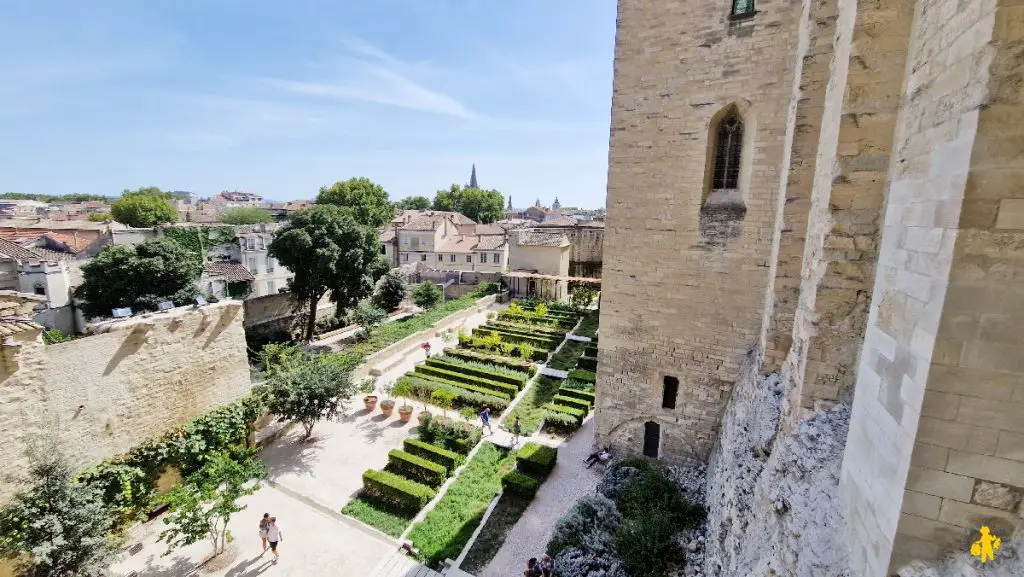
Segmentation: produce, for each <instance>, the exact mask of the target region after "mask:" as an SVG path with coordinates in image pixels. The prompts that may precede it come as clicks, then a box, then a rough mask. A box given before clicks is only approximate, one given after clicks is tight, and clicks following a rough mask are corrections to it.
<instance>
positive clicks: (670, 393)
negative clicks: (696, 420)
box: [661, 376, 679, 409]
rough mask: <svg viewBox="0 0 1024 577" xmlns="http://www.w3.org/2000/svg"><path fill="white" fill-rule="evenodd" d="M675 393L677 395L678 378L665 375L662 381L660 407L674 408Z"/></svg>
mask: <svg viewBox="0 0 1024 577" xmlns="http://www.w3.org/2000/svg"><path fill="white" fill-rule="evenodd" d="M677 395H679V379H677V378H675V377H668V376H666V377H665V378H664V380H663V383H662V394H661V408H663V409H674V408H676V396H677Z"/></svg>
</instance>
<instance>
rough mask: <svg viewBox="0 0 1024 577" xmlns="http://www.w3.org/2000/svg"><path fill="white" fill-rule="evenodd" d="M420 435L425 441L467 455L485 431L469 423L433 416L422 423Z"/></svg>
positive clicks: (421, 439)
mask: <svg viewBox="0 0 1024 577" xmlns="http://www.w3.org/2000/svg"><path fill="white" fill-rule="evenodd" d="M419 436H420V441H423V442H424V443H429V444H431V445H434V446H435V447H441V448H443V449H448V450H449V451H453V452H456V453H459V454H462V455H465V454H467V453H469V451H470V450H471V449H472V448H473V447H474V446H476V444H477V443H478V442H480V438H481V437H482V436H483V433H482V432H481V431H480V429H479V428H478V427H474V426H473V425H471V424H469V423H463V422H459V421H453V420H451V419H447V418H445V417H432V418H431V419H430V420H429V421H428V422H426V423H424V424H423V425H420V428H419Z"/></svg>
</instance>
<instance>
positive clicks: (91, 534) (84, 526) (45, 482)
mask: <svg viewBox="0 0 1024 577" xmlns="http://www.w3.org/2000/svg"><path fill="white" fill-rule="evenodd" d="M28 457H29V468H28V477H29V478H28V479H27V481H28V482H29V483H30V484H31V485H30V486H31V488H30V489H28V490H26V491H23V492H20V493H18V494H16V495H14V497H12V498H11V499H10V500H9V501H8V502H7V504H6V505H5V506H4V508H3V509H2V510H0V556H3V557H4V558H5V559H8V560H11V561H13V562H14V563H15V565H16V567H17V570H18V574H19V575H25V576H33V577H34V576H40V577H42V576H50V575H54V576H56V575H81V576H83V577H99V576H101V575H106V574H107V573H106V569H107V567H109V566H110V564H111V563H112V562H113V561H114V560H115V559H116V556H117V554H118V548H117V547H116V546H115V544H114V543H113V542H112V541H111V539H110V533H111V530H112V528H113V525H114V518H113V516H112V514H111V512H110V510H109V509H108V508H107V506H106V504H105V503H104V501H103V495H102V492H101V491H100V490H99V489H98V488H96V487H92V486H89V485H85V484H81V483H76V482H74V480H73V473H72V469H71V466H70V464H69V463H68V461H67V459H66V458H65V457H64V455H63V454H61V452H60V451H59V450H58V449H57V448H56V443H54V442H52V441H40V440H34V441H32V442H31V443H30V444H29V449H28Z"/></svg>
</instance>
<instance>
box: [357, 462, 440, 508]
mask: <svg viewBox="0 0 1024 577" xmlns="http://www.w3.org/2000/svg"><path fill="white" fill-rule="evenodd" d="M363 491H364V492H365V493H366V496H367V497H369V498H371V499H374V500H377V501H380V502H382V503H385V504H387V505H391V506H393V507H396V508H398V509H401V510H404V511H419V510H420V509H422V508H423V507H425V506H426V505H427V503H429V502H430V500H431V499H433V498H434V496H435V495H437V492H436V491H434V490H433V489H431V488H430V487H428V486H426V485H423V484H421V483H417V482H415V481H410V480H409V479H406V478H405V477H402V476H400V475H396V474H394V473H389V472H387V471H374V470H372V469H371V470H369V471H366V472H365V473H363Z"/></svg>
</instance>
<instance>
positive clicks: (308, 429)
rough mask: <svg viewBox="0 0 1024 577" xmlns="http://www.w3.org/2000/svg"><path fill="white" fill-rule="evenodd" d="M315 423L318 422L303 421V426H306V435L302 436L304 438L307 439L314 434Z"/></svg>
mask: <svg viewBox="0 0 1024 577" xmlns="http://www.w3.org/2000/svg"><path fill="white" fill-rule="evenodd" d="M315 424H316V422H312V423H307V422H305V421H303V422H302V426H303V427H305V428H306V436H305V437H303V438H302V439H303V440H306V439H308V438H310V437H311V436H313V425H315Z"/></svg>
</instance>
